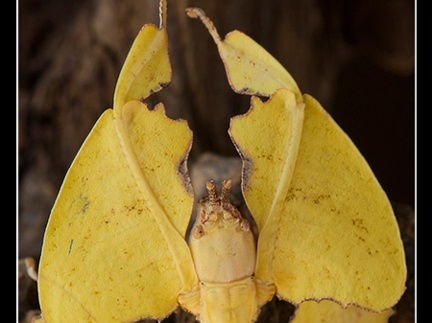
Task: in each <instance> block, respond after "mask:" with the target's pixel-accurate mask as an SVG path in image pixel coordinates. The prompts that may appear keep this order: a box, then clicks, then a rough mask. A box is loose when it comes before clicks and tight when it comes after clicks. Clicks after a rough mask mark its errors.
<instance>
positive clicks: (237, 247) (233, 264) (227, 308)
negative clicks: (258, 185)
mask: <svg viewBox="0 0 432 323" xmlns="http://www.w3.org/2000/svg"><path fill="white" fill-rule="evenodd" d="M206 188H207V191H208V196H207V197H204V198H203V199H202V200H201V201H200V203H199V204H198V215H197V219H196V222H195V224H194V226H193V229H192V234H191V236H190V238H189V247H190V249H191V253H192V257H193V259H194V264H195V269H196V272H197V275H198V278H199V280H200V282H201V284H200V305H199V307H200V309H199V313H200V318H199V319H200V321H201V322H250V321H251V320H253V319H254V318H256V315H257V313H258V308H259V305H258V303H259V302H258V300H257V297H256V295H257V288H260V287H259V286H258V283H257V282H256V281H255V279H254V277H253V272H254V268H255V260H256V246H255V238H254V236H253V233H252V231H251V229H250V225H249V222H248V221H247V220H246V219H244V218H243V217H242V216H241V214H240V212H239V211H238V209H237V208H236V207H235V206H234V205H233V204H232V203H231V201H230V199H229V192H230V188H231V181H230V180H226V181H224V182H223V186H222V190H221V194H220V195H219V196H218V195H217V193H216V187H215V184H214V182H213V181H208V182H207V183H206ZM245 303H248V306H244V304H245ZM214 308H219V309H220V310H218V311H214ZM212 309H213V310H212ZM215 315H216V316H215Z"/></svg>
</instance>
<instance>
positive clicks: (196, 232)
mask: <svg viewBox="0 0 432 323" xmlns="http://www.w3.org/2000/svg"><path fill="white" fill-rule="evenodd" d="M204 234H205V233H204V228H203V226H202V225H201V224H199V225H197V226H196V227H195V228H193V229H192V235H193V237H194V238H195V239H199V238H201V237H202V236H203V235H204Z"/></svg>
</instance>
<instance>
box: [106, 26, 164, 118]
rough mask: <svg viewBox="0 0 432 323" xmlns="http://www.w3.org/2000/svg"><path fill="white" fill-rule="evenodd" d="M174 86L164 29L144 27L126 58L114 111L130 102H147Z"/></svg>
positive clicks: (118, 81) (115, 94)
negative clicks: (171, 83)
mask: <svg viewBox="0 0 432 323" xmlns="http://www.w3.org/2000/svg"><path fill="white" fill-rule="evenodd" d="M169 82H171V65H170V62H169V57H168V36H167V32H166V29H165V28H157V27H156V26H155V25H151V24H147V25H145V26H144V27H143V28H142V29H141V30H140V32H139V33H138V35H137V37H136V38H135V40H134V42H133V44H132V47H131V49H130V51H129V53H128V56H127V57H126V60H125V63H124V65H123V68H122V70H121V72H120V75H119V77H118V80H117V85H116V89H115V92H114V109H117V108H121V107H122V106H123V105H124V104H125V103H126V102H128V101H130V100H144V99H145V98H147V97H148V96H150V95H151V94H153V93H154V92H157V91H160V90H162V89H163V88H164V87H165V86H166V85H168V83H169Z"/></svg>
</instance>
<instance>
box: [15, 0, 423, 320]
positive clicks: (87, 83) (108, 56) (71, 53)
mask: <svg viewBox="0 0 432 323" xmlns="http://www.w3.org/2000/svg"><path fill="white" fill-rule="evenodd" d="M189 6H196V7H201V8H202V9H203V10H204V11H205V12H206V13H207V15H208V16H209V17H210V18H211V19H212V20H213V22H214V23H215V25H216V27H217V28H218V31H219V33H220V34H221V35H222V36H223V35H225V34H226V33H227V32H229V31H231V30H234V29H239V30H241V31H243V32H245V33H247V34H248V35H250V36H251V37H252V38H254V39H255V40H256V41H257V42H258V43H260V44H261V45H262V46H263V47H264V48H266V49H267V50H268V51H269V52H270V53H272V54H273V55H274V56H275V57H276V58H277V59H278V60H280V62H281V63H282V64H283V65H284V66H285V67H286V68H287V70H288V71H289V72H290V73H291V74H292V75H293V77H294V78H295V79H296V81H297V83H298V85H299V87H300V89H301V90H302V91H303V92H306V93H309V94H311V95H313V96H314V97H316V98H317V99H318V100H319V101H320V102H321V103H322V104H323V106H324V107H325V108H326V109H327V110H328V111H329V112H330V113H331V114H332V116H333V117H334V119H335V120H336V121H337V122H338V123H339V125H340V126H341V127H342V128H343V129H344V130H345V131H346V132H347V133H348V135H350V137H351V138H352V139H353V141H354V142H355V143H356V145H357V146H358V148H359V149H360V151H361V152H362V153H363V155H364V156H365V158H366V159H367V160H368V162H369V163H370V165H371V167H372V169H373V170H374V172H375V174H376V176H377V178H378V180H379V181H380V182H381V184H382V186H383V188H384V190H385V191H386V192H387V194H388V196H389V198H390V200H391V201H392V203H394V205H397V208H402V211H400V212H398V211H397V210H396V211H397V212H396V213H397V214H404V215H403V216H402V215H401V216H399V217H398V220H399V222H400V224H401V230H402V231H403V238H404V242H405V244H406V252H407V257H408V267H409V269H410V273H411V276H410V279H411V282H409V283H408V285H409V284H413V276H412V273H413V266H414V265H413V257H414V256H413V248H414V247H413V246H414V236H413V221H414V220H413V219H414V216H413V214H414V213H413V208H414V200H415V196H414V147H415V143H414V133H415V127H414V125H415V123H414V122H415V102H414V93H415V87H414V81H415V52H414V46H415V34H414V26H415V2H414V1H410V0H387V1H386V0H361V1H350V0H304V1H298V0H267V1H264V0H249V1H245V0H236V1H232V0H218V1H210V0H176V1H173V0H168V35H169V37H170V43H169V50H170V57H171V61H172V67H173V80H172V83H171V84H170V85H169V86H168V88H166V89H165V90H164V91H162V92H161V93H159V94H157V95H155V96H154V97H153V98H152V99H151V103H153V104H155V103H157V102H159V101H162V102H164V104H165V106H166V110H167V114H168V116H170V117H172V118H183V119H186V120H188V123H189V126H190V127H191V129H192V130H193V132H194V144H193V148H192V152H191V158H190V161H189V164H190V165H192V164H193V163H194V161H195V160H196V159H197V158H198V156H200V155H201V154H202V153H203V152H206V151H211V152H214V153H217V154H220V155H223V156H236V152H235V149H234V147H233V145H232V143H231V141H230V140H229V137H228V135H227V132H226V131H227V129H228V126H229V119H230V117H232V116H234V115H237V114H240V113H244V112H246V111H247V109H248V107H249V97H244V96H240V95H237V94H234V93H233V92H232V91H231V89H230V88H229V85H228V83H227V81H226V76H225V72H224V69H223V65H222V63H221V61H220V58H219V56H218V52H217V49H216V46H215V45H214V43H213V40H212V39H211V37H210V36H209V35H208V33H207V30H205V28H204V27H203V26H202V25H201V23H200V22H198V21H196V20H191V19H189V18H187V16H186V15H185V14H184V9H185V8H186V7H189ZM144 23H154V24H156V25H158V23H159V19H158V1H157V0H122V1H113V0H74V1H66V0H21V1H20V2H19V138H18V139H19V246H18V247H19V257H20V258H21V257H27V256H31V257H34V258H35V259H38V257H39V253H40V248H41V243H42V235H43V230H44V227H45V224H46V221H47V218H48V215H49V212H50V209H51V207H52V205H53V203H54V199H55V197H56V194H57V191H58V189H59V187H60V185H61V181H62V180H63V177H64V175H65V173H66V171H67V169H68V167H69V165H70V164H71V162H72V160H73V158H74V156H75V155H76V153H77V151H78V149H79V147H80V145H81V143H82V142H83V140H84V138H85V136H86V135H87V134H88V132H89V131H90V129H91V127H92V126H93V124H94V123H95V121H96V120H97V118H98V117H99V116H100V114H101V113H102V112H103V111H104V110H105V109H106V108H109V107H111V106H112V95H113V91H114V87H115V82H116V79H117V76H118V73H119V71H120V69H121V66H122V63H123V62H124V59H125V57H126V54H127V52H128V50H129V47H130V45H131V43H132V41H133V39H134V38H135V36H136V34H137V33H138V31H139V29H140V28H141V26H142V25H143V24H144ZM411 287H412V286H411ZM409 293H411V294H410V295H409V301H408V305H407V308H406V309H404V310H402V311H405V316H403V315H402V314H403V313H402V314H401V313H400V312H399V314H398V315H399V316H397V317H396V318H393V320H394V322H410V321H411V318H413V316H412V315H413V312H412V308H413V289H412V288H411V289H409ZM410 302H411V303H410Z"/></svg>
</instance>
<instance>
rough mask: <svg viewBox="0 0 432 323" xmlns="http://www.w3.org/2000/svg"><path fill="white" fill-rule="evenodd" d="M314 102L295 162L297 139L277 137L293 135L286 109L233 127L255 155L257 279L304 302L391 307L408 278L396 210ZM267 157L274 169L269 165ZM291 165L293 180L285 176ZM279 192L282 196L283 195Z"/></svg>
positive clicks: (248, 189)
mask: <svg viewBox="0 0 432 323" xmlns="http://www.w3.org/2000/svg"><path fill="white" fill-rule="evenodd" d="M282 93H283V91H278V92H276V94H275V95H274V96H273V97H272V98H271V100H270V101H269V102H273V101H274V100H276V98H277V97H279V96H281V94H282ZM282 101H283V100H282ZM252 102H254V100H252ZM304 103H305V110H304V122H303V127H302V131H301V136H300V137H301V138H300V142H299V149H298V153H297V155H296V156H292V157H291V159H289V158H288V159H286V158H283V157H281V156H283V154H282V153H281V152H283V151H284V150H288V151H287V154H286V155H287V156H289V154H290V152H289V149H290V148H289V147H290V145H291V143H292V142H296V140H297V139H293V138H291V137H292V136H297V132H294V133H290V132H289V131H276V130H274V129H285V128H290V127H291V124H292V121H290V120H286V119H284V118H281V117H280V114H281V113H282V111H285V110H286V107H285V106H286V104H285V105H284V104H271V103H268V105H269V108H266V107H265V105H261V106H259V105H256V104H254V103H253V106H252V109H251V111H252V112H254V111H253V110H255V109H256V110H261V111H260V112H259V111H255V113H256V114H257V115H258V116H256V117H254V118H253V117H252V112H249V113H248V114H246V115H244V116H240V117H238V118H235V119H233V123H232V125H231V129H230V133H231V136H232V138H233V140H234V141H235V143H236V146H237V148H238V150H239V152H240V155H241V156H243V158H244V156H246V158H244V159H245V161H246V162H245V174H244V177H245V180H244V182H243V193H244V196H245V199H246V202H247V205H248V207H249V209H250V211H251V213H252V215H253V216H254V218H255V219H256V221H257V223H258V227H259V228H260V229H261V231H260V235H259V240H258V254H257V267H256V270H255V276H256V277H258V278H259V279H261V280H263V281H268V282H274V284H275V285H276V288H277V294H278V295H279V296H280V297H282V298H284V299H286V300H289V301H290V302H292V303H294V304H298V303H300V302H301V301H303V300H305V299H322V298H332V299H335V300H337V301H338V302H341V303H342V304H349V303H355V304H357V305H359V306H362V307H366V308H370V309H374V310H381V309H385V308H389V307H391V306H393V305H394V304H395V303H396V302H397V301H398V299H399V298H400V296H401V294H402V293H403V291H404V286H405V285H404V284H405V279H406V266H405V257H404V251H403V245H402V241H401V238H400V233H399V229H398V225H397V222H396V219H395V216H394V214H393V211H392V208H391V205H390V203H389V201H388V199H387V196H386V194H385V193H384V191H383V190H382V188H381V186H380V185H379V183H378V181H377V180H376V178H375V176H374V174H373V173H372V170H371V169H370V167H369V166H368V164H367V162H366V161H365V159H364V158H363V157H362V155H361V154H360V152H359V151H358V150H357V148H356V147H355V146H354V144H353V143H352V141H351V140H350V139H349V137H348V136H347V135H346V134H345V133H344V132H343V131H342V130H341V129H340V128H339V127H338V126H337V124H336V123H335V122H334V121H333V120H332V118H331V117H330V115H328V114H327V113H326V112H325V110H324V109H323V108H322V107H321V106H320V104H319V103H318V102H317V101H316V100H315V99H313V98H312V97H310V96H308V95H305V96H304ZM251 129H253V131H251ZM263 147H269V148H263ZM263 149H269V151H270V152H271V154H270V155H269V156H267V159H268V160H273V162H268V163H264V162H261V160H262V159H263V155H262V150H263ZM293 154H294V152H293ZM248 165H250V166H248ZM281 165H283V166H281ZM291 167H293V168H294V171H293V172H292V173H291V172H285V171H284V170H285V169H287V168H291ZM263 168H264V169H263ZM287 175H288V177H286V176H287ZM275 186H276V187H277V188H278V189H277V190H276V192H281V194H274V193H273V192H274V191H275V190H274V189H273V187H275ZM280 187H283V190H279V188H280ZM257 199H258V200H257ZM275 206H277V208H276V209H275Z"/></svg>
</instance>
